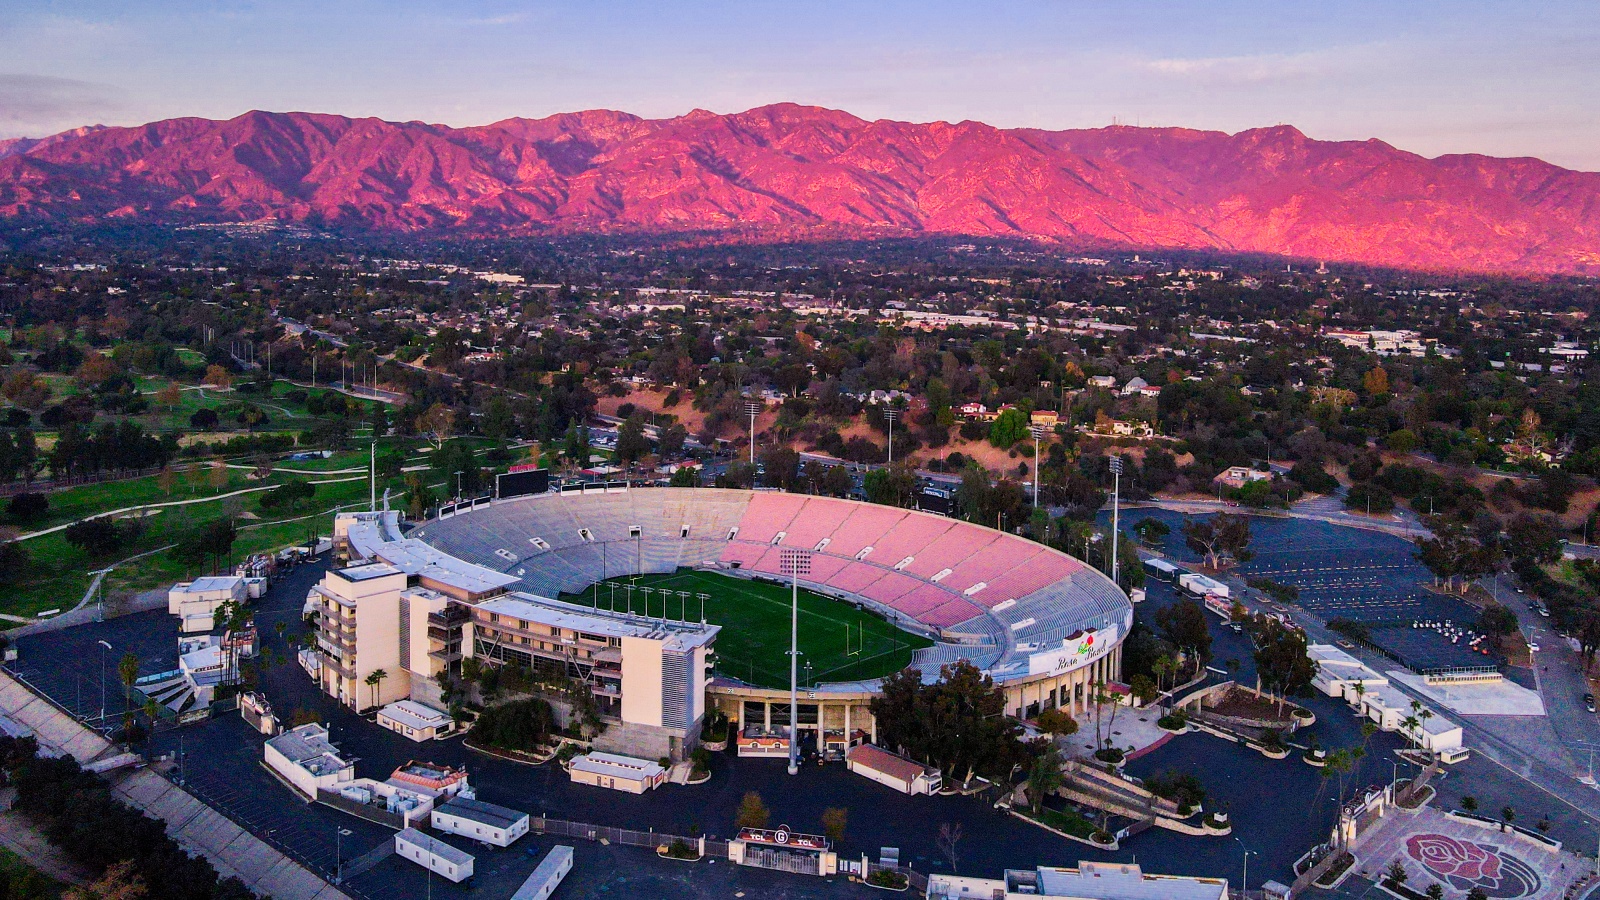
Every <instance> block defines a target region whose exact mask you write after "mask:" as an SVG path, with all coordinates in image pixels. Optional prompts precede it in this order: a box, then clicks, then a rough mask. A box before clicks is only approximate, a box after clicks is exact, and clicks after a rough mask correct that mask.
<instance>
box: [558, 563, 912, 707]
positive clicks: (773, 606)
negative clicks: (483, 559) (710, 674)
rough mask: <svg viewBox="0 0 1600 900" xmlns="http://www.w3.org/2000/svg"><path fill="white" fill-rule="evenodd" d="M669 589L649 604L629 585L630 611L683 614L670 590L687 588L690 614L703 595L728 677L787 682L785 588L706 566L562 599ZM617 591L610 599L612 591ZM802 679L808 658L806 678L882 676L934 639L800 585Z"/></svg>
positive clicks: (621, 601) (607, 601)
mask: <svg viewBox="0 0 1600 900" xmlns="http://www.w3.org/2000/svg"><path fill="white" fill-rule="evenodd" d="M628 584H634V585H637V586H638V587H649V588H652V589H654V590H656V591H659V590H662V589H665V590H669V591H673V592H674V593H673V594H672V595H671V597H670V599H668V600H666V601H665V603H664V602H663V598H662V595H661V594H659V593H654V592H652V594H651V595H650V597H649V600H648V609H646V599H645V595H644V593H643V592H642V591H639V590H637V589H635V590H634V591H633V592H632V596H633V601H632V603H633V610H634V612H637V613H645V614H648V615H652V616H661V615H662V614H663V606H665V611H666V614H667V615H668V616H669V617H671V618H676V617H678V616H680V615H682V614H683V613H684V601H683V600H681V599H680V598H679V597H678V596H677V595H676V593H675V592H677V591H688V592H690V596H689V598H688V600H687V614H688V617H689V618H691V619H693V618H696V617H698V616H699V615H700V600H699V599H698V598H697V597H695V596H694V595H695V594H701V593H704V594H707V595H709V597H708V599H707V600H706V601H705V617H706V621H708V622H711V623H713V624H716V625H721V626H722V631H721V633H720V634H718V635H717V648H716V652H717V664H716V668H717V669H718V670H719V671H721V672H724V673H726V674H727V675H730V676H732V677H735V678H738V679H741V680H743V681H745V682H748V683H750V684H754V685H758V686H761V687H775V688H782V687H788V686H789V664H788V657H787V655H786V654H787V653H788V650H789V588H787V587H780V586H778V585H775V584H769V583H767V582H761V581H747V580H745V579H742V578H732V577H729V576H726V575H717V574H715V573H710V572H695V571H691V570H689V569H680V570H679V571H678V572H677V573H676V574H673V575H644V576H640V577H638V578H616V579H612V580H611V581H609V582H604V583H602V584H600V585H597V586H596V587H595V588H591V589H590V590H588V591H585V592H584V593H583V594H582V595H577V596H573V595H568V596H565V597H563V598H562V599H565V600H569V601H571V602H574V603H584V604H593V603H596V602H598V603H599V605H600V606H601V608H605V607H607V606H609V605H611V604H612V603H613V602H614V603H615V608H617V609H623V608H625V607H626V606H627V604H628V599H627V598H628V596H629V594H628V592H627V591H626V589H625V587H624V586H625V585H628ZM613 597H615V601H613V600H612V598H613ZM799 623H800V624H799V641H800V653H801V656H800V680H801V683H802V684H805V683H808V679H807V671H806V668H805V664H806V663H808V662H809V663H810V664H811V670H810V673H809V675H810V677H809V683H819V682H829V681H858V680H864V679H870V678H881V677H883V676H884V675H887V674H889V673H891V672H895V671H898V670H900V669H903V668H905V667H906V666H907V665H908V664H909V663H910V662H911V654H912V651H914V650H918V649H920V648H923V647H927V646H931V645H932V643H933V642H932V641H930V640H928V639H927V638H923V637H919V636H917V635H913V634H909V633H907V632H904V631H901V630H900V629H899V628H898V627H896V626H895V625H893V624H891V623H890V622H888V621H887V620H885V619H883V618H882V617H880V616H878V615H876V614H874V613H871V612H868V611H865V610H861V609H857V608H856V607H854V606H851V605H850V604H848V603H844V602H842V601H839V600H834V599H832V598H830V597H824V596H822V595H821V594H817V593H814V592H812V591H808V590H805V589H804V588H802V589H801V590H800V616H799Z"/></svg>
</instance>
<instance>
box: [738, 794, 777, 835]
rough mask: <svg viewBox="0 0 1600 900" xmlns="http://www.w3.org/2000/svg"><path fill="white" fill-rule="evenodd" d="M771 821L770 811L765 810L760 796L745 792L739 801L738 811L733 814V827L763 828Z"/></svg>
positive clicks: (765, 805) (765, 806)
mask: <svg viewBox="0 0 1600 900" xmlns="http://www.w3.org/2000/svg"><path fill="white" fill-rule="evenodd" d="M771 820H772V811H771V810H769V809H767V804H766V802H765V801H763V800H762V799H761V795H760V794H758V793H756V792H755V791H745V794H744V797H743V798H741V799H740V800H739V811H738V812H737V813H735V814H734V818H733V825H734V827H735V828H765V827H767V823H768V822H770V821H771Z"/></svg>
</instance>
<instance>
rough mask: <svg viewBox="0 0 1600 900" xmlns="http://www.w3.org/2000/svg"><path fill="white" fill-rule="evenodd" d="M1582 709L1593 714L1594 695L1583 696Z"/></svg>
mask: <svg viewBox="0 0 1600 900" xmlns="http://www.w3.org/2000/svg"><path fill="white" fill-rule="evenodd" d="M1583 708H1584V709H1587V710H1588V711H1589V712H1594V695H1593V694H1584V695H1583Z"/></svg>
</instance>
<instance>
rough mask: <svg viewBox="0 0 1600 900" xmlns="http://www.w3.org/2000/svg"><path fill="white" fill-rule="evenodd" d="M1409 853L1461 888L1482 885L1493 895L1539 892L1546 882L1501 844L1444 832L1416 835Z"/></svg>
mask: <svg viewBox="0 0 1600 900" xmlns="http://www.w3.org/2000/svg"><path fill="white" fill-rule="evenodd" d="M1406 853H1407V854H1409V855H1410V856H1411V858H1412V859H1414V860H1416V861H1417V862H1419V863H1422V865H1423V867H1424V868H1426V869H1427V870H1428V872H1429V873H1430V874H1432V875H1434V876H1436V877H1438V878H1440V879H1442V880H1443V881H1445V882H1447V883H1448V884H1450V885H1451V886H1452V887H1454V888H1455V889H1457V890H1461V891H1470V890H1471V889H1473V888H1482V889H1483V891H1484V893H1486V894H1488V895H1489V896H1490V897H1497V898H1504V900H1513V898H1517V897H1529V896H1532V895H1534V894H1537V893H1538V891H1539V888H1540V887H1541V886H1542V881H1541V879H1540V878H1539V875H1538V873H1537V872H1535V871H1534V870H1533V867H1532V866H1529V865H1528V864H1527V863H1525V862H1523V861H1522V860H1521V859H1518V858H1517V857H1515V856H1512V855H1510V854H1507V853H1502V852H1500V849H1499V848H1498V847H1494V846H1490V845H1486V844H1477V843H1473V842H1472V841H1466V840H1458V839H1456V838H1453V837H1450V836H1448V835H1443V834H1414V835H1412V836H1411V837H1409V838H1407V839H1406Z"/></svg>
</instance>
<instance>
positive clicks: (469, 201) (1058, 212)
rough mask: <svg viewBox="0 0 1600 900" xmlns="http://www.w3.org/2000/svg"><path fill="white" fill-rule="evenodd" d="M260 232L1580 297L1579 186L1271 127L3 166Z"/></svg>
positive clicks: (144, 135)
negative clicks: (1123, 266) (882, 254)
mask: <svg viewBox="0 0 1600 900" xmlns="http://www.w3.org/2000/svg"><path fill="white" fill-rule="evenodd" d="M108 219H110V220H133V221H139V222H149V223H163V224H185V223H195V222H219V221H252V220H258V219H277V220H282V221H292V222H304V223H308V224H313V225H317V226H319V227H325V228H349V229H363V230H379V231H396V232H409V233H445V234H461V235H468V236H472V235H476V236H504V235H539V234H570V233H609V234H625V233H626V234H662V235H666V234H681V233H698V234H709V235H710V237H711V239H727V240H762V239H769V238H770V239H785V240H793V239H805V238H808V237H818V238H820V237H829V238H838V237H885V236H917V235H950V236H955V235H961V236H973V237H1007V238H1026V239H1037V240H1042V241H1048V242H1052V243H1055V244H1057V245H1059V246H1062V247H1064V248H1073V249H1079V250H1092V249H1118V248H1121V249H1162V248H1184V249H1198V250H1216V251H1220V252H1229V253H1265V254H1276V255H1282V256H1286V257H1292V258H1300V259H1311V260H1327V261H1344V262H1355V263H1363V264H1371V265H1377V266H1388V267H1397V268H1411V269H1429V270H1455V271H1482V272H1507V273H1523V274H1531V273H1565V274H1600V173H1592V172H1578V171H1573V170H1569V169H1563V168H1561V167H1558V166H1555V165H1552V164H1550V163H1546V162H1543V161H1540V160H1537V159H1529V158H1521V159H1500V158H1493V157H1487V156H1478V155H1449V156H1440V157H1436V158H1431V159H1430V158H1426V157H1423V156H1419V155H1417V154H1415V153H1409V152H1406V151H1403V150H1399V149H1396V148H1395V147H1392V146H1390V145H1388V144H1385V143H1383V142H1381V141H1377V140H1367V141H1319V140H1313V139H1311V138H1308V137H1306V136H1305V135H1304V134H1302V133H1301V132H1300V131H1298V130H1296V129H1295V128H1292V127H1289V126H1277V127H1273V128H1258V129H1252V130H1249V131H1242V132H1239V133H1237V134H1225V133H1222V132H1216V131H1198V130H1191V129H1184V128H1133V127H1126V126H1113V127H1109V128H1096V129H1083V130H1071V131H1045V130H1037V129H1026V128H1018V129H1001V128H996V127H993V126H990V125H985V124H983V123H980V122H958V123H948V122H932V123H924V124H916V123H908V122H898V121H889V120H878V121H867V120H865V119H861V118H858V117H856V116H853V115H850V114H849V113H845V112H840V111H837V110H830V109H822V108H818V107H810V106H799V105H795V104H778V105H773V106H765V107H760V108H757V109H752V110H748V111H746V112H742V113H736V114H728V115H719V114H714V113H710V112H705V111H703V110H696V111H694V112H691V113H689V114H687V115H684V116H679V117H676V118H671V119H644V118H640V117H638V116H634V115H629V114H627V113H622V112H615V111H610V110H592V111H586V112H576V113H565V114H561V115H554V116H550V117H547V118H542V119H521V118H514V119H506V120H504V121H500V122H495V123H493V124H490V125H483V126H475V127H466V128H453V127H447V126H443V125H432V124H425V123H422V122H390V121H384V120H381V119H375V118H347V117H344V116H337V115H325V114H316V113H270V112H259V111H258V112H250V113H246V114H244V115H241V116H238V117H236V118H233V119H228V120H225V121H218V120H211V119H199V118H179V119H167V120H163V121H158V122H152V123H149V124H147V125H141V126H137V127H116V128H105V127H99V126H92V127H87V128H80V129H75V130H73V131H70V132H65V133H63V134H60V135H54V136H52V137H48V138H44V139H41V140H28V139H17V140H11V141H3V142H0V224H3V223H4V221H6V220H11V221H13V222H38V221H41V220H42V221H55V222H62V223H84V222H95V221H104V220H108Z"/></svg>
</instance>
